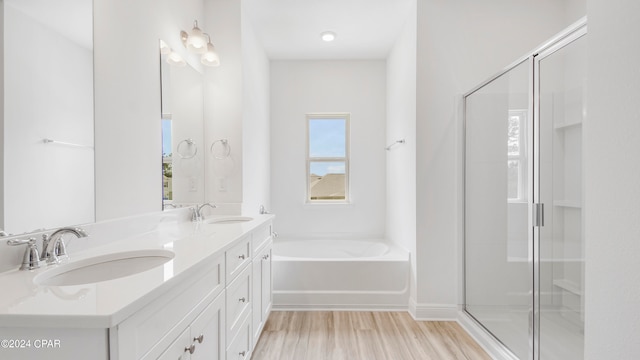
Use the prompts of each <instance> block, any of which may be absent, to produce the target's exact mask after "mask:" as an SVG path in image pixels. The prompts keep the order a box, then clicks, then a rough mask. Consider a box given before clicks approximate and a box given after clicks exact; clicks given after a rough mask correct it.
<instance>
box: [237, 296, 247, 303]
mask: <svg viewBox="0 0 640 360" xmlns="http://www.w3.org/2000/svg"><path fill="white" fill-rule="evenodd" d="M246 300H247V299H245V298H243V297H241V298H240V299H238V301H240V302H245V301H246Z"/></svg>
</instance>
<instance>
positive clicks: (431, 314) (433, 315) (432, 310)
mask: <svg viewBox="0 0 640 360" xmlns="http://www.w3.org/2000/svg"><path fill="white" fill-rule="evenodd" d="M409 314H411V316H412V317H413V319H414V320H417V321H456V320H457V319H458V306H457V305H454V304H418V303H416V301H415V299H413V298H410V299H409Z"/></svg>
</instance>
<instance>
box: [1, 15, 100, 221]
mask: <svg viewBox="0 0 640 360" xmlns="http://www.w3.org/2000/svg"><path fill="white" fill-rule="evenodd" d="M4 7H5V9H4V12H5V15H6V19H5V23H4V26H5V31H6V32H7V34H6V35H7V36H5V38H4V47H5V49H4V51H5V56H4V62H5V66H6V71H5V74H4V80H5V82H4V83H2V84H3V85H4V90H5V91H6V92H5V99H4V100H5V108H4V110H5V111H4V113H3V116H4V131H5V134H6V135H7V136H6V138H5V139H4V149H3V157H4V165H5V169H4V171H5V175H6V176H5V177H4V186H5V190H6V191H5V194H4V195H5V196H4V199H3V200H4V201H3V202H2V205H3V206H4V212H5V217H4V218H3V220H4V224H3V226H0V227H2V228H4V229H5V230H6V231H7V232H11V233H22V232H26V231H31V230H34V229H38V228H52V227H56V226H63V225H69V224H81V223H87V222H93V221H94V197H93V192H94V173H93V155H94V154H93V149H92V147H93V82H92V80H93V59H92V56H93V55H92V51H91V49H90V48H86V47H84V46H83V45H81V44H79V43H76V42H74V41H72V40H71V39H68V38H66V37H64V36H62V35H60V34H59V33H58V32H55V31H53V29H52V28H51V27H49V26H47V25H44V24H42V23H40V22H38V21H37V20H36V19H35V18H33V17H32V16H31V15H29V14H27V13H25V12H23V11H22V10H20V9H18V8H17V7H14V5H12V4H10V3H5V4H4ZM86 15H87V16H90V13H87V14H86ZM85 30H89V31H90V29H85ZM25 43H27V44H37V46H25ZM43 54H47V56H44V57H43ZM3 71H4V70H3ZM44 138H48V139H54V140H57V141H62V142H67V143H74V144H81V145H84V146H86V147H74V146H68V145H60V144H45V143H44V142H43V139H44ZM35 204H46V205H47V206H34V205H35ZM54 209H55V210H54Z"/></svg>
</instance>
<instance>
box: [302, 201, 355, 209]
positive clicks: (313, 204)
mask: <svg viewBox="0 0 640 360" xmlns="http://www.w3.org/2000/svg"><path fill="white" fill-rule="evenodd" d="M304 206H305V207H327V208H329V207H340V208H342V207H350V206H353V202H348V201H317V202H315V201H314V202H305V203H304Z"/></svg>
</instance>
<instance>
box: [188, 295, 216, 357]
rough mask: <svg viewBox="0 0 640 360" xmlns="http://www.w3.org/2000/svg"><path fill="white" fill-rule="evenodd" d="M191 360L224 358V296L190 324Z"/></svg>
mask: <svg viewBox="0 0 640 360" xmlns="http://www.w3.org/2000/svg"><path fill="white" fill-rule="evenodd" d="M191 341H192V343H193V345H195V348H194V351H193V354H191V360H223V359H224V358H225V344H226V342H225V296H224V294H221V295H220V296H218V297H217V298H216V299H215V300H214V301H213V302H212V303H211V304H210V305H209V306H207V308H206V309H205V310H204V311H203V312H202V313H201V314H200V315H198V317H197V318H196V319H195V320H194V321H193V323H192V324H191ZM183 360H184V359H183Z"/></svg>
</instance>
